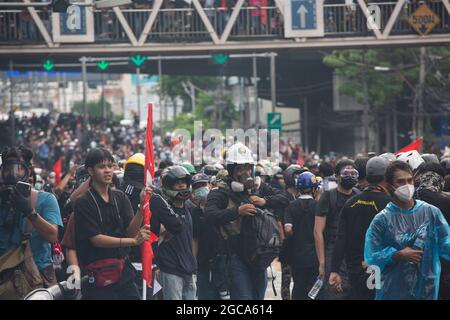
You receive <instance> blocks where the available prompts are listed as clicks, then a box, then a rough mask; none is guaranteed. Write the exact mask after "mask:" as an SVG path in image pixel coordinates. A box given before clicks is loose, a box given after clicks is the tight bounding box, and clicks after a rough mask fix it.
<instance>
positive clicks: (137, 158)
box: [123, 153, 145, 171]
mask: <svg viewBox="0 0 450 320" xmlns="http://www.w3.org/2000/svg"><path fill="white" fill-rule="evenodd" d="M130 163H134V164H137V165H140V166H143V167H145V156H144V155H143V154H142V153H135V154H133V155H132V156H131V157H129V158H128V160H127V161H126V162H125V164H124V165H123V171H125V170H127V165H129V164H130Z"/></svg>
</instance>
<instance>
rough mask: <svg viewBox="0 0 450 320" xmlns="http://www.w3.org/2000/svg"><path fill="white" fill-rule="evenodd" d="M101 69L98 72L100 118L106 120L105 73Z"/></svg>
mask: <svg viewBox="0 0 450 320" xmlns="http://www.w3.org/2000/svg"><path fill="white" fill-rule="evenodd" d="M103 73H104V72H103V71H102V72H101V73H100V77H101V81H102V118H103V120H106V106H105V78H104V77H105V75H104V74H103Z"/></svg>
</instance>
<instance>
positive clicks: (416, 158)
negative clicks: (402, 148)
mask: <svg viewBox="0 0 450 320" xmlns="http://www.w3.org/2000/svg"><path fill="white" fill-rule="evenodd" d="M397 160H399V161H403V162H406V163H407V164H409V166H410V167H411V170H412V171H413V173H414V172H415V171H416V169H417V168H419V166H420V165H421V164H422V163H424V162H425V160H423V158H422V157H421V156H420V154H419V152H417V151H416V150H412V151H408V152H402V153H399V154H397Z"/></svg>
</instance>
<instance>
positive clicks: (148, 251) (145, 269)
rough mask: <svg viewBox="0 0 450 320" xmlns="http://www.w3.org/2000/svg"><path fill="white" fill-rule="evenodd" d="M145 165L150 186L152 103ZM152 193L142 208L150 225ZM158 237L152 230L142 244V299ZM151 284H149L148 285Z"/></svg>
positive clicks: (143, 298)
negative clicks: (153, 246) (154, 244)
mask: <svg viewBox="0 0 450 320" xmlns="http://www.w3.org/2000/svg"><path fill="white" fill-rule="evenodd" d="M145 140H146V141H145V167H144V172H145V173H144V185H145V188H147V187H150V186H151V185H152V184H153V176H154V165H155V163H154V153H153V106H152V104H151V103H149V105H148V115H147V129H146V139H145ZM149 202H150V195H149V194H146V195H145V196H144V202H143V204H142V205H143V206H142V208H141V210H142V214H143V218H144V225H148V226H150V221H151V215H152V213H151V210H150V203H149ZM157 240H158V237H157V236H156V235H155V234H154V233H153V232H150V238H149V240H146V241H144V242H143V243H142V244H141V257H142V300H146V299H147V286H149V287H152V263H153V250H152V243H153V242H155V241H157ZM148 284H149V285H148Z"/></svg>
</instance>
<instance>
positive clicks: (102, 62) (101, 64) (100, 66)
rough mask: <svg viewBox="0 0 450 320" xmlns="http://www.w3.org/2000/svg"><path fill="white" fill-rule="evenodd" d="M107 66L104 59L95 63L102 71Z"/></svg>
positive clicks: (107, 63)
mask: <svg viewBox="0 0 450 320" xmlns="http://www.w3.org/2000/svg"><path fill="white" fill-rule="evenodd" d="M108 66H109V62H108V61H105V60H102V61H100V62H99V63H97V67H99V69H100V70H102V71H105V70H106V68H108Z"/></svg>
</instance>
